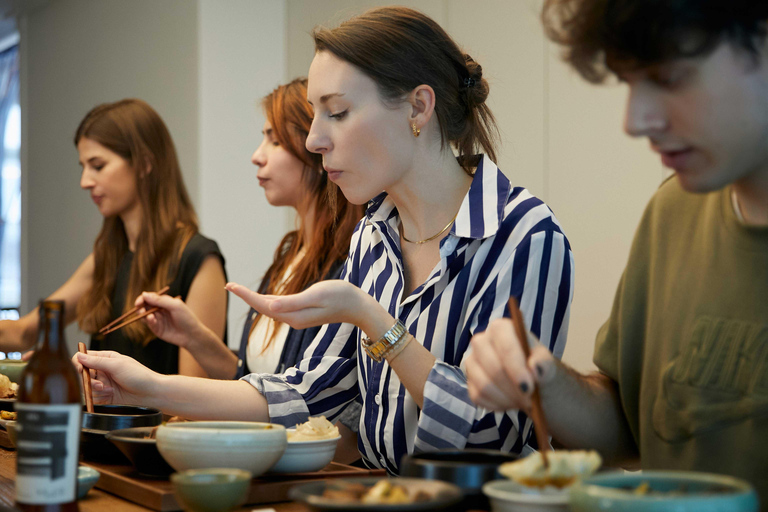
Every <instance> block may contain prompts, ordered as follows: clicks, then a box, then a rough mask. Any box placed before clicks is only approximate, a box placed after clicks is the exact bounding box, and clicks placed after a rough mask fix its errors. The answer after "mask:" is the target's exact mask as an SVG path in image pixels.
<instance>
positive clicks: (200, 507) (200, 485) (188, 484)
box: [171, 468, 251, 512]
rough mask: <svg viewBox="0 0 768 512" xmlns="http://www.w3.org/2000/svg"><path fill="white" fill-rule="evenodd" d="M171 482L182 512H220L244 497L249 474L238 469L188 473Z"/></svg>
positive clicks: (214, 469)
mask: <svg viewBox="0 0 768 512" xmlns="http://www.w3.org/2000/svg"><path fill="white" fill-rule="evenodd" d="M171 482H172V483H173V490H174V492H175V494H176V498H177V499H178V500H179V504H180V505H181V506H182V507H184V510H190V511H192V512H224V511H226V510H232V509H233V508H235V507H237V506H239V505H241V504H242V503H243V502H244V501H245V499H246V497H248V489H249V487H250V485H251V474H250V473H249V472H248V471H243V470H242V469H219V468H212V469H191V470H189V471H182V472H180V473H174V474H173V475H171Z"/></svg>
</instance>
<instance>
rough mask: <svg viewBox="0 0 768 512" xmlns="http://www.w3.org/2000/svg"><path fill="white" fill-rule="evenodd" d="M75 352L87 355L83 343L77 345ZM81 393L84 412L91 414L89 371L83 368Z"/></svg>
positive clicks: (91, 394) (91, 396) (91, 393)
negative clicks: (83, 395) (83, 394)
mask: <svg viewBox="0 0 768 512" xmlns="http://www.w3.org/2000/svg"><path fill="white" fill-rule="evenodd" d="M77 351H78V352H82V353H83V354H87V353H88V351H87V350H86V349H85V343H83V342H80V343H78V344H77ZM83 392H84V393H85V410H86V411H88V412H90V413H93V390H92V389H91V371H90V370H89V369H88V368H86V367H85V366H83Z"/></svg>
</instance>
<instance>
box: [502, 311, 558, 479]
mask: <svg viewBox="0 0 768 512" xmlns="http://www.w3.org/2000/svg"><path fill="white" fill-rule="evenodd" d="M507 305H508V307H509V314H510V316H511V317H512V324H513V325H514V326H515V333H516V334H517V339H518V340H520V347H521V348H522V349H523V354H524V355H525V360H526V361H527V360H528V358H530V357H531V348H530V347H529V346H528V332H527V331H526V330H525V324H524V323H523V314H522V313H521V312H520V308H519V307H518V306H517V299H515V298H514V297H510V298H509V302H508V304H507ZM531 419H533V428H534V431H535V432H536V440H537V441H538V442H539V451H540V452H541V458H542V460H543V461H544V467H546V468H548V467H549V460H548V459H547V452H548V451H549V450H550V447H549V429H548V428H547V420H546V419H545V418H544V409H542V407H541V397H540V396H539V388H538V386H535V387H534V388H533V393H532V394H531Z"/></svg>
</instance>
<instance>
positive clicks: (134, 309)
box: [99, 286, 171, 334]
mask: <svg viewBox="0 0 768 512" xmlns="http://www.w3.org/2000/svg"><path fill="white" fill-rule="evenodd" d="M170 289H171V287H170V286H164V287H162V288H161V289H159V290H158V291H157V294H158V295H162V294H164V293H166V292H167V291H168V290H170ZM139 308H140V306H134V307H132V308H131V309H129V310H128V311H126V312H125V313H123V314H122V315H120V316H119V317H117V318H115V319H114V320H112V321H111V322H109V323H108V324H107V325H105V326H104V327H102V328H101V329H99V334H108V333H110V332H112V331H114V330H115V329H113V328H112V326H113V325H115V324H116V323H118V322H120V321H122V320H124V319H125V318H127V317H129V316H131V315H133V314H135V313H136V312H137V311H138V310H139ZM155 311H157V309H155ZM145 316H146V315H145ZM139 318H142V317H139ZM137 320H138V318H137ZM129 323H130V322H129ZM123 325H128V324H123ZM121 327H122V325H121Z"/></svg>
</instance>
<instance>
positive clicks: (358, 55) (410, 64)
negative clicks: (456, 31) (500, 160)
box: [312, 7, 498, 175]
mask: <svg viewBox="0 0 768 512" xmlns="http://www.w3.org/2000/svg"><path fill="white" fill-rule="evenodd" d="M312 37H313V38H314V40H315V51H317V52H322V51H328V52H331V53H332V54H333V55H335V56H336V57H338V58H340V59H342V60H344V61H346V62H349V63H350V64H352V65H353V66H355V67H356V68H358V69H359V70H360V71H362V72H363V73H364V74H365V75H367V76H368V77H369V78H371V79H372V80H373V81H374V82H376V85H377V87H378V90H379V94H380V96H381V97H382V99H384V100H385V101H388V102H393V103H394V102H399V101H402V100H403V98H405V97H406V95H407V94H408V93H410V92H411V91H412V90H413V89H415V88H416V87H417V86H419V85H422V84H426V85H429V86H430V87H432V89H433V90H434V91H435V113H436V115H437V119H438V123H439V125H440V137H441V142H442V144H445V143H446V141H447V142H448V143H450V144H452V145H453V146H454V147H455V148H456V150H457V152H458V158H459V163H460V164H461V166H462V168H463V169H464V171H466V172H467V173H468V174H470V175H471V174H472V173H473V172H474V171H473V168H474V167H475V166H476V165H477V161H478V159H477V158H475V155H476V154H477V153H478V152H479V151H480V150H482V151H484V152H485V153H486V154H488V156H489V157H490V158H491V159H492V160H494V161H495V160H496V141H497V139H498V128H497V127H496V121H495V119H494V117H493V114H492V113H491V110H490V109H489V108H488V105H486V103H485V100H486V98H487V97H488V92H489V90H490V89H489V86H488V82H487V81H486V79H485V78H483V68H482V67H481V66H480V64H478V63H477V62H475V60H474V59H473V58H472V57H470V56H469V55H468V54H467V53H464V52H463V51H462V50H461V48H459V46H458V45H457V44H456V42H455V41H454V40H453V39H451V36H449V35H448V33H447V32H446V31H445V30H443V29H442V27H440V25H438V24H437V23H436V22H435V21H434V20H433V19H431V18H430V17H429V16H427V15H425V14H423V13H421V12H419V11H416V10H413V9H409V8H407V7H380V8H376V9H371V10H369V11H366V12H365V13H363V14H361V15H359V16H355V17H353V18H351V19H349V20H347V21H345V22H343V23H342V24H341V25H339V26H338V27H336V28H333V29H326V28H316V29H315V30H313V32H312Z"/></svg>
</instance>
